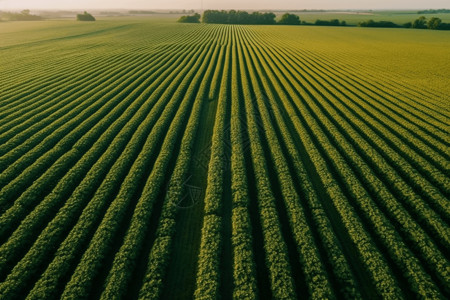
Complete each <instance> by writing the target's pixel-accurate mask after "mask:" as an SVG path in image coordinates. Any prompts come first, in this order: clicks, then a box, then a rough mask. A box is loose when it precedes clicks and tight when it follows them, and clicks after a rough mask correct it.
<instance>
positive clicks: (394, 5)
mask: <svg viewBox="0 0 450 300" xmlns="http://www.w3.org/2000/svg"><path fill="white" fill-rule="evenodd" d="M202 1H203V8H204V9H208V8H213V9H221V8H222V9H231V8H235V9H285V8H290V9H314V8H316V9H346V8H350V9H385V8H387V9H389V8H390V9H407V8H410V9H417V8H449V7H450V1H449V0H0V10H1V9H6V10H7V9H24V8H29V9H71V8H77V9H89V8H102V9H106V8H110V9H111V8H124V9H129V8H142V9H166V8H170V9H173V8H178V9H184V8H185V9H199V8H201V5H202V4H201V3H202Z"/></svg>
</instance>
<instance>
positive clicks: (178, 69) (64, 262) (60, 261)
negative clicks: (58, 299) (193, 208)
mask: <svg viewBox="0 0 450 300" xmlns="http://www.w3.org/2000/svg"><path fill="white" fill-rule="evenodd" d="M194 50H195V48H194ZM194 53H195V51H194V52H193V53H192V54H191V55H194ZM167 55H168V56H169V57H172V59H170V60H169V61H167V62H166V63H165V64H162V65H161V69H162V70H164V72H163V73H162V74H161V75H164V76H161V77H159V78H158V76H157V75H158V74H155V76H156V77H155V78H158V79H157V80H155V78H152V77H150V78H149V81H148V83H150V82H151V81H152V80H154V81H153V83H151V84H150V88H149V89H148V90H147V92H145V93H142V94H140V102H142V101H145V103H146V107H147V108H146V109H142V110H141V111H140V112H139V113H137V114H136V115H135V118H134V119H133V120H134V122H135V123H134V125H128V126H125V127H123V128H124V129H123V132H122V134H121V135H120V137H118V138H117V139H116V140H114V141H115V143H113V145H112V147H109V148H108V149H109V150H108V151H107V152H105V154H104V155H102V157H101V159H100V160H98V161H97V162H96V163H95V164H94V167H93V168H91V170H90V171H89V173H88V174H87V175H86V176H85V178H84V180H83V181H82V182H81V183H80V184H79V185H78V188H77V189H76V190H75V191H74V192H73V193H72V195H71V197H69V199H68V200H66V205H65V206H64V207H63V208H62V209H61V210H60V211H59V212H58V214H57V216H56V217H55V218H53V220H52V221H51V223H50V225H49V226H47V227H46V228H45V229H44V231H43V233H41V235H40V236H39V237H38V240H37V241H36V242H35V244H34V245H33V247H32V248H31V249H30V250H29V251H28V253H27V255H26V256H25V258H24V259H22V260H21V261H20V262H19V264H17V265H16V267H15V268H14V270H13V271H12V273H11V274H10V275H9V278H20V279H21V280H18V281H17V282H15V284H16V285H17V286H16V287H15V288H16V290H17V289H20V288H21V287H23V284H24V280H26V279H27V276H24V274H23V270H25V269H26V270H28V274H30V273H31V274H32V272H31V270H33V271H34V272H36V271H37V270H38V269H39V268H42V264H43V263H45V262H46V261H47V263H50V265H49V266H48V268H47V270H46V271H45V272H44V273H43V275H42V277H41V279H40V280H39V281H38V282H37V283H36V285H35V288H34V289H33V290H32V292H31V293H30V296H33V295H34V296H36V297H37V298H40V297H41V296H42V295H45V297H54V296H55V293H57V290H58V286H59V287H60V286H61V284H62V282H61V280H63V279H64V278H65V277H66V276H68V273H67V272H69V270H70V269H71V266H72V265H73V264H74V262H75V261H76V260H77V259H79V258H80V257H79V256H80V253H82V252H83V250H82V249H85V247H87V243H88V242H89V240H90V239H91V238H92V235H93V234H94V232H95V229H96V228H97V226H98V225H99V223H100V221H101V220H102V218H103V216H104V214H105V211H106V209H107V208H108V206H109V205H110V204H111V200H110V199H114V197H115V196H116V195H117V193H118V192H119V187H120V186H121V183H122V182H123V181H124V180H126V178H127V177H126V176H127V174H128V173H129V171H130V168H131V167H132V164H133V162H135V160H136V158H137V157H138V154H139V153H143V152H141V150H142V149H143V145H144V144H145V141H146V139H147V137H148V139H149V142H147V148H149V147H153V151H156V150H155V149H154V147H155V143H154V141H155V139H160V138H161V137H163V136H164V132H165V131H164V130H165V128H164V127H163V126H162V125H164V124H168V122H169V121H170V117H166V118H165V122H161V125H160V129H159V130H158V131H157V130H153V131H152V129H153V127H154V126H155V125H156V123H157V122H159V121H161V120H160V118H159V116H160V114H161V113H162V112H163V111H164V108H165V106H166V105H167V103H168V101H169V100H170V96H171V95H172V93H173V92H174V90H175V88H176V86H172V85H171V83H172V82H177V80H178V81H179V82H180V81H181V79H182V77H183V75H185V73H186V72H187V71H188V69H189V67H190V64H189V63H188V62H189V60H190V58H191V56H190V55H187V53H185V55H181V56H178V55H177V56H178V57H177V56H173V54H170V53H168V54H167ZM176 79H177V80H176ZM155 88H156V90H155ZM152 108H153V109H152ZM149 109H150V112H148V110H149ZM130 112H131V113H132V110H130ZM172 113H173V112H172ZM166 114H167V113H166ZM136 126H138V128H137V129H136ZM130 138H131V140H130ZM150 138H151V139H150ZM128 140H129V143H128V144H127V141H128ZM152 142H153V143H152ZM123 143H124V144H123ZM149 144H150V145H149ZM120 145H123V147H124V149H123V152H122V153H118V151H120V150H121V147H122V146H120ZM147 150H148V149H147ZM113 153H118V154H120V156H119V158H117V160H115V159H114V158H115V157H117V156H114V155H113ZM149 153H151V152H150V151H148V152H144V154H141V158H140V160H141V162H142V160H143V159H144V158H146V159H147V160H150V159H151V158H152V156H151V155H149ZM111 164H112V167H110V169H109V168H108V166H110V165H111ZM134 169H135V173H139V171H140V169H139V168H136V167H135V168H134ZM101 174H102V175H103V177H104V176H105V175H106V178H105V179H104V180H103V181H101V182H98V179H97V176H99V175H101ZM100 178H102V177H101V176H100ZM100 178H99V179H100ZM127 182H128V185H127V186H134V187H135V188H136V184H137V183H133V181H132V180H131V179H128V180H127ZM97 187H98V188H97ZM87 191H90V192H89V193H86V192H87ZM82 199H85V200H84V201H82ZM44 202H45V201H44ZM83 203H84V205H86V203H87V206H86V207H84V205H83ZM116 203H117V202H116ZM81 211H82V213H81ZM80 213H81V215H80ZM78 216H79V217H78ZM70 220H72V221H70ZM77 220H78V221H77ZM74 221H77V222H76V224H75V227H73V229H72V230H70V226H71V224H73V222H74ZM68 226H69V227H68ZM72 226H73V225H72ZM61 229H63V230H61ZM68 230H70V232H67V231H68ZM64 233H65V234H64ZM65 236H67V237H66V239H65V240H64V241H63V240H61V239H64V237H65ZM58 245H59V247H58ZM55 247H57V248H56V249H57V251H56V249H55ZM50 249H53V250H52V251H56V253H55V255H54V257H53V261H51V262H50V261H48V260H49V255H48V251H49V250H50ZM7 282H8V283H9V285H11V283H12V282H14V280H7ZM25 282H26V281H25ZM19 284H22V285H19ZM5 287H6V286H5ZM13 288H14V286H13Z"/></svg>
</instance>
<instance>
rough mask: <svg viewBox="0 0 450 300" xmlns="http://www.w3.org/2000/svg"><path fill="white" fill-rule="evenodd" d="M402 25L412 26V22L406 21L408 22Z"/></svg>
mask: <svg viewBox="0 0 450 300" xmlns="http://www.w3.org/2000/svg"><path fill="white" fill-rule="evenodd" d="M403 27H405V28H412V22H408V23H405V24H403Z"/></svg>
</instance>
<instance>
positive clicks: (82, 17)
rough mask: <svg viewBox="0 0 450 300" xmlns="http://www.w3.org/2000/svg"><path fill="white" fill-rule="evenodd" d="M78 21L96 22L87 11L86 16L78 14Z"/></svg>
mask: <svg viewBox="0 0 450 300" xmlns="http://www.w3.org/2000/svg"><path fill="white" fill-rule="evenodd" d="M77 21H95V18H94V16H93V15H91V14H89V13H87V12H86V11H85V12H84V14H77Z"/></svg>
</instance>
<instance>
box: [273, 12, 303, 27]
mask: <svg viewBox="0 0 450 300" xmlns="http://www.w3.org/2000/svg"><path fill="white" fill-rule="evenodd" d="M278 24H281V25H300V18H299V17H298V16H297V15H294V14H289V13H285V14H284V15H282V16H281V19H280V21H278Z"/></svg>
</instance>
